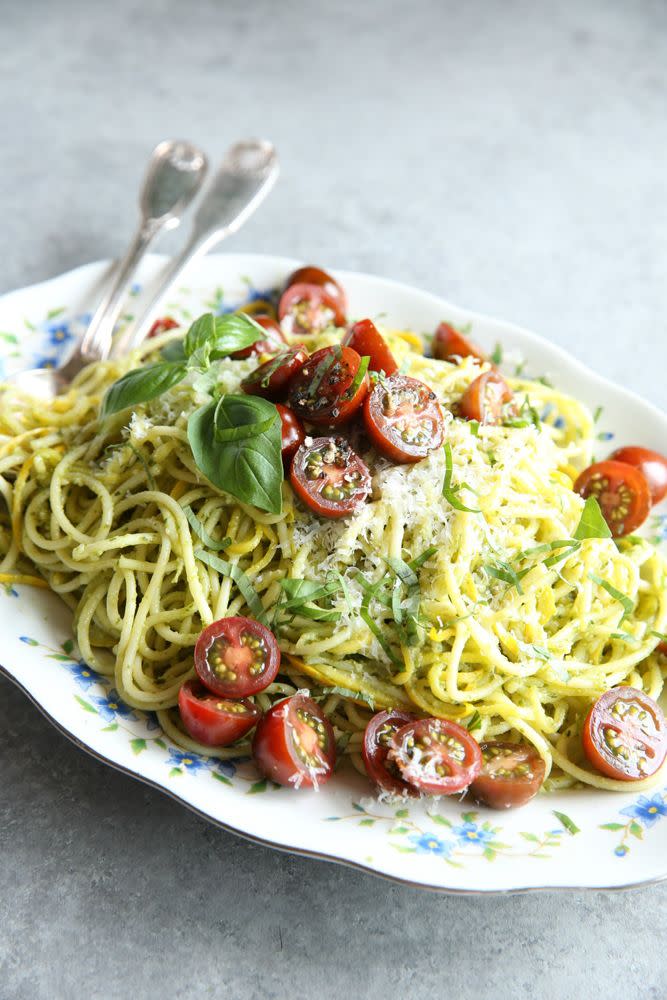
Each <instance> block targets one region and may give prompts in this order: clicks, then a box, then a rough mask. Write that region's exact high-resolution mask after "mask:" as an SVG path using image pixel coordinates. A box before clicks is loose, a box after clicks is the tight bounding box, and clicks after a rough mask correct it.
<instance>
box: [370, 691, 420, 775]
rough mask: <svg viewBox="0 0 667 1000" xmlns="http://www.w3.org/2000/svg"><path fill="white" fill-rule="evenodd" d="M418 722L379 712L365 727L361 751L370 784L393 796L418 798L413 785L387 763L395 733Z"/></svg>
mask: <svg viewBox="0 0 667 1000" xmlns="http://www.w3.org/2000/svg"><path fill="white" fill-rule="evenodd" d="M415 721H416V716H414V715H412V714H411V713H410V712H402V711H400V710H399V709H391V710H389V711H387V712H378V713H377V715H374V716H373V718H372V719H371V721H370V722H369V723H368V725H367V726H366V731H365V733H364V742H363V744H362V747H361V755H362V757H363V758H364V765H365V767H366V773H367V774H368V777H369V778H370V779H371V781H374V782H375V784H376V785H378V786H379V787H380V788H382V789H383V790H384V791H385V792H390V793H391V794H392V795H414V794H415V789H414V788H413V787H412V785H409V784H408V783H407V781H403V778H401V775H400V772H399V770H398V768H397V767H396V765H395V764H394V763H393V762H392V761H388V760H387V754H388V753H389V748H390V746H391V740H392V737H393V735H394V733H395V732H397V731H398V730H399V729H400V728H401V727H402V726H405V725H407V724H408V723H409V722H415Z"/></svg>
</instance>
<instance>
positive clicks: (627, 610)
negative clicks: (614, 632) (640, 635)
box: [588, 572, 635, 624]
mask: <svg viewBox="0 0 667 1000" xmlns="http://www.w3.org/2000/svg"><path fill="white" fill-rule="evenodd" d="M588 579H589V580H592V581H593V583H597V585H598V587H602V588H603V589H604V590H606V591H607V593H608V594H609V595H610V597H613V598H614V600H615V601H618V603H619V604H620V605H621V606H622V607H623V616H622V618H621V622H623V621H625V619H626V618H627V617H628V615H631V614H632V612H633V611H634V610H635V603H634V601H633V600H632V598H630V597H628V595H627V594H623V593H621V591H620V590H617V589H616V587H614V586H613V585H612V584H611V583H609V581H608V580H603V579H602V577H601V576H598V575H597V573H592V572H591V573H589V574H588ZM619 624H620V622H619Z"/></svg>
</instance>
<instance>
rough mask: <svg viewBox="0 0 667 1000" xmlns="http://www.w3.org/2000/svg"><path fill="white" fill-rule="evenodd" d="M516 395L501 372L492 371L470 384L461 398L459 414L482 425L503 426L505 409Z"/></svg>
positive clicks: (484, 373)
mask: <svg viewBox="0 0 667 1000" xmlns="http://www.w3.org/2000/svg"><path fill="white" fill-rule="evenodd" d="M513 399H514V394H513V392H512V390H511V389H510V387H509V386H508V384H507V382H506V381H505V379H504V378H503V377H502V375H501V374H500V372H497V371H494V370H493V369H491V370H490V371H488V372H483V373H482V374H481V375H478V376H477V378H476V379H475V380H474V381H473V382H471V383H470V385H469V386H468V388H467V389H466V391H465V392H464V393H463V396H462V397H461V402H460V403H459V413H460V415H461V416H462V417H463V418H464V419H465V420H477V421H479V423H480V424H501V423H502V422H503V407H504V406H506V405H507V404H508V403H511V402H512V400H513Z"/></svg>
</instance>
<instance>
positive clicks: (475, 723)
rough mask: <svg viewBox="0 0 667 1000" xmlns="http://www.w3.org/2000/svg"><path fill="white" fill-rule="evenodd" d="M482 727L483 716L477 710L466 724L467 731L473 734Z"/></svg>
mask: <svg viewBox="0 0 667 1000" xmlns="http://www.w3.org/2000/svg"><path fill="white" fill-rule="evenodd" d="M481 726H482V716H481V715H480V714H479V712H478V711H477V709H475V711H474V712H473V713H472V715H471V716H470V718H469V719H468V721H467V723H466V729H467V730H468V732H469V733H472V732H473V731H474V730H475V729H480V728H481Z"/></svg>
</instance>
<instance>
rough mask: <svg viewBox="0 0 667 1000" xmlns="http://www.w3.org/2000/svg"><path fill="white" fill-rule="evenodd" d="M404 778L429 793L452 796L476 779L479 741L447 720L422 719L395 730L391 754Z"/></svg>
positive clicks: (419, 789)
mask: <svg viewBox="0 0 667 1000" xmlns="http://www.w3.org/2000/svg"><path fill="white" fill-rule="evenodd" d="M388 758H389V760H392V761H394V763H395V764H396V765H397V766H398V769H399V771H400V772H401V777H402V778H403V779H404V780H405V781H407V782H408V784H410V785H412V787H413V788H416V789H418V791H420V792H426V794H427V795H451V794H452V793H453V792H461V791H463V789H464V788H467V787H468V785H469V784H470V783H471V782H472V781H474V779H475V778H476V777H477V775H478V774H479V772H480V769H481V767H482V751H481V750H480V748H479V743H477V741H476V740H475V739H474V737H472V736H471V735H470V733H469V732H468V730H467V729H464V728H463V727H462V726H459V725H457V724H456V722H449V720H448V719H419V720H418V721H417V722H409V723H408V724H407V726H402V727H401V728H400V729H399V730H398V731H397V732H395V733H394V735H393V737H392V740H391V747H390V748H389V754H388Z"/></svg>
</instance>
